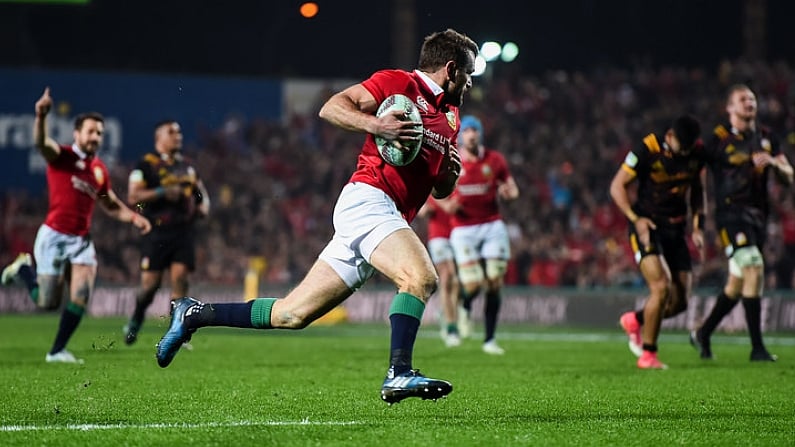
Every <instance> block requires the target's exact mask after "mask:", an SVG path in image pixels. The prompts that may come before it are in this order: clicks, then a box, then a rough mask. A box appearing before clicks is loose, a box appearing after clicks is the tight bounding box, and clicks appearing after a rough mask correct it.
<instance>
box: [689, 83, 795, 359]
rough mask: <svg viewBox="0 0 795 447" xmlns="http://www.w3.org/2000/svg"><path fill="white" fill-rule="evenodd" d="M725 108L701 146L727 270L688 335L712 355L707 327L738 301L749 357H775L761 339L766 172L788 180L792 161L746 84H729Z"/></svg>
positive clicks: (767, 209) (702, 351)
mask: <svg viewBox="0 0 795 447" xmlns="http://www.w3.org/2000/svg"><path fill="white" fill-rule="evenodd" d="M726 111H727V112H728V114H729V122H728V123H723V124H720V125H718V126H717V127H715V130H714V131H713V134H712V136H711V138H710V139H709V141H708V142H707V146H706V149H707V165H708V167H709V172H710V174H711V176H712V179H713V182H714V185H715V196H716V197H715V205H716V210H715V221H716V223H717V227H718V232H719V235H720V238H721V242H722V243H723V245H724V247H725V251H726V254H727V255H728V257H729V276H728V279H727V281H726V285H725V286H724V287H723V290H722V292H721V293H720V294H719V295H718V299H717V300H716V302H715V306H714V307H713V308H712V311H711V312H710V314H709V316H707V318H706V320H705V321H704V323H703V325H702V326H701V327H700V328H699V329H697V330H694V331H692V332H691V333H690V341H691V343H692V344H693V346H694V347H696V349H698V350H699V353H700V355H701V358H702V359H712V347H711V340H710V337H711V336H712V332H713V331H715V328H717V327H718V325H719V324H720V322H721V320H723V317H725V316H726V315H728V313H729V312H731V310H732V309H733V308H734V306H735V305H737V302H738V301H742V302H743V307H744V308H745V322H746V324H747V325H748V335H749V336H750V338H751V361H775V360H776V356H774V355H772V354H770V353H769V352H768V351H767V348H766V347H765V344H764V342H763V340H762V323H761V313H762V311H761V304H760V297H761V296H762V289H763V287H764V272H765V263H764V259H763V257H762V253H763V250H764V245H765V238H766V235H767V218H768V215H769V212H770V204H769V200H770V197H769V194H768V178H769V175H770V173H771V172H772V173H775V175H776V179H777V180H778V181H779V182H781V183H782V184H784V185H791V184H792V180H793V171H792V165H790V163H789V161H788V160H787V157H786V156H785V155H784V153H783V152H781V147H780V145H779V141H778V139H777V138H776V136H775V135H774V134H773V133H772V132H771V131H770V129H769V128H767V127H765V126H761V125H759V124H758V123H757V120H756V113H757V103H756V95H754V93H753V91H751V89H750V88H749V87H748V86H746V85H741V84H740V85H734V86H732V87H731V88H730V89H729V93H728V95H727V99H726ZM738 298H739V299H738Z"/></svg>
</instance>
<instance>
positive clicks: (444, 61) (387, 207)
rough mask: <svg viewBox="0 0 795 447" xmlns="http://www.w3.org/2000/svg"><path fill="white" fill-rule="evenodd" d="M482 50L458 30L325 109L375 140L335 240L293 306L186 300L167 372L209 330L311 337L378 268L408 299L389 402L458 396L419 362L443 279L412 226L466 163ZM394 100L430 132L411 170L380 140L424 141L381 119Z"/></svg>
mask: <svg viewBox="0 0 795 447" xmlns="http://www.w3.org/2000/svg"><path fill="white" fill-rule="evenodd" d="M477 52H478V47H477V44H475V42H473V41H472V40H471V39H469V38H468V37H466V36H465V35H463V34H460V33H458V32H456V31H454V30H451V29H448V30H446V31H443V32H437V33H433V34H431V35H429V36H427V37H426V38H425V41H424V43H423V45H422V49H421V50H420V57H419V64H418V69H417V70H414V71H412V72H407V71H402V70H382V71H378V72H376V73H374V74H373V75H372V76H371V77H370V78H369V79H367V80H365V81H363V82H361V83H358V84H355V85H352V86H350V87H348V88H347V89H345V90H343V91H341V92H339V93H336V94H335V95H333V96H332V97H331V98H329V100H328V101H327V102H326V103H325V104H324V105H323V106H322V107H321V109H320V117H321V118H322V119H324V120H326V121H328V122H330V123H332V124H333V125H336V126H338V127H341V128H343V129H347V130H351V131H355V132H361V133H366V134H367V135H366V138H365V142H364V145H363V147H362V151H361V153H360V155H359V158H358V161H357V167H356V171H355V172H354V173H353V175H352V176H351V178H350V180H349V182H348V184H347V185H345V187H344V188H343V189H342V192H341V193H340V195H339V197H338V199H337V203H336V206H335V208H334V216H333V222H334V230H335V234H334V236H333V238H332V240H331V241H330V242H329V243H328V245H327V246H326V248H325V249H324V250H323V251H322V252H321V253H320V255H319V258H318V260H317V261H316V262H315V264H314V265H313V266H312V268H311V269H310V270H309V272H308V273H307V274H306V276H305V277H304V279H303V280H302V281H301V282H300V283H299V284H298V285H297V286H296V287H295V288H294V289H293V290H292V291H291V292H290V293H288V294H287V296H286V297H285V298H283V299H276V298H258V299H255V300H253V301H250V302H247V303H233V304H205V303H202V302H200V301H197V300H195V299H193V298H188V297H186V298H182V299H180V300H178V301H177V305H176V307H175V309H174V312H173V315H172V318H171V326H170V327H169V329H168V331H167V332H166V334H165V335H164V336H163V338H162V339H161V340H160V343H158V348H157V361H158V364H159V365H160V366H161V367H166V366H168V365H169V364H170V363H171V361H172V359H173V358H174V356H175V355H176V353H177V351H178V350H179V346H180V345H181V344H182V343H183V342H184V341H186V340H188V339H190V337H191V335H192V333H193V332H194V331H195V330H196V329H198V328H200V327H203V326H231V327H243V328H258V329H273V328H283V329H302V328H304V327H306V326H307V325H309V324H310V323H311V322H312V321H314V320H316V319H317V318H319V317H320V316H322V315H324V314H325V313H326V312H328V311H329V310H331V309H333V308H334V307H335V306H337V305H338V304H340V303H342V302H343V301H345V299H347V298H348V297H349V296H351V294H352V293H353V292H354V291H356V290H357V289H358V288H359V287H361V286H362V285H363V284H364V283H365V281H367V279H368V278H370V277H371V276H372V274H373V273H374V271H375V270H378V271H379V272H381V273H382V274H383V275H384V276H386V277H387V278H389V279H390V280H391V281H392V282H394V284H395V286H396V288H397V292H398V293H397V294H396V295H395V297H394V299H393V301H392V305H391V307H390V310H389V320H390V323H391V329H392V334H391V348H390V357H389V363H390V365H389V368H388V371H387V374H386V378H385V379H384V382H383V384H382V387H381V398H382V399H383V400H384V401H385V402H387V403H390V404H391V403H394V402H399V401H401V400H403V399H405V398H408V397H419V398H422V399H438V398H440V397H443V396H446V395H447V394H449V393H450V392H451V391H452V385H451V384H450V383H449V382H447V381H444V380H439V379H432V378H429V377H425V376H424V375H422V374H420V372H419V370H417V369H414V368H413V364H412V356H413V352H414V342H415V340H416V336H417V331H418V329H419V325H420V321H421V318H422V314H423V312H424V310H425V303H426V302H427V301H428V299H429V298H430V296H431V294H432V293H433V292H434V290H436V287H437V281H438V278H437V275H436V271H435V270H434V267H433V262H432V261H431V259H430V256H429V255H428V251H427V250H426V249H425V246H424V245H423V243H422V241H421V240H420V238H419V237H418V236H417V234H416V233H415V232H414V231H413V230H412V229H411V227H410V225H409V223H410V222H411V221H412V220H413V219H414V217H415V216H416V214H417V211H418V210H419V209H420V207H421V206H422V204H423V203H425V201H426V200H427V199H428V195H429V194H432V195H433V196H434V197H436V198H443V197H447V196H448V195H450V194H451V193H452V192H453V190H454V188H455V185H456V182H457V181H458V176H459V173H460V169H461V161H460V158H459V156H458V153H457V151H456V149H455V145H454V142H455V138H456V136H457V134H458V125H459V123H460V120H459V115H458V107H459V106H460V105H461V103H462V102H463V98H464V94H465V93H466V92H467V90H469V88H470V87H471V86H472V73H473V72H474V70H475V55H476V54H477ZM393 94H403V95H406V96H408V97H409V98H412V99H413V100H414V101H415V103H416V105H417V107H418V108H419V110H420V113H421V116H422V124H423V126H424V134H423V135H422V137H423V139H422V148H421V150H420V153H419V154H418V156H417V157H416V159H415V160H414V161H413V162H411V163H409V164H408V165H406V166H403V167H395V166H392V165H389V164H387V163H386V162H385V161H384V160H383V159H382V158H381V157H380V155H379V152H378V149H377V147H376V145H375V140H374V136H375V135H379V136H381V137H384V138H385V139H387V140H399V141H401V140H402V141H404V142H408V141H412V140H416V139H418V138H420V136H421V135H420V133H421V132H420V131H419V130H417V129H416V128H415V126H416V124H417V123H413V122H411V121H402V119H403V118H404V114H403V113H402V112H395V113H392V114H385V115H383V116H381V117H376V116H375V112H376V110H377V109H378V106H379V104H381V103H382V102H383V101H384V99H386V98H387V97H388V96H390V95H393Z"/></svg>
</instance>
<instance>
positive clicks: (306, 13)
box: [299, 2, 319, 19]
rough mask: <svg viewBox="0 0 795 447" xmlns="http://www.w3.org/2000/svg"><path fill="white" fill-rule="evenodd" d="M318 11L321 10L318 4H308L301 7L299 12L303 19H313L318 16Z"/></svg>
mask: <svg viewBox="0 0 795 447" xmlns="http://www.w3.org/2000/svg"><path fill="white" fill-rule="evenodd" d="M318 9H319V8H318V6H317V3H315V2H306V3H304V4H303V5H301V9H299V11H300V12H301V16H302V17H304V18H307V19H311V18H312V17H314V16H316V15H317V11H318Z"/></svg>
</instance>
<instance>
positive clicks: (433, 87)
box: [414, 70, 444, 107]
mask: <svg viewBox="0 0 795 447" xmlns="http://www.w3.org/2000/svg"><path fill="white" fill-rule="evenodd" d="M414 73H416V74H417V76H418V77H419V78H420V79H422V82H423V84H425V86H426V87H427V88H428V90H430V92H431V94H432V95H433V96H434V99H435V102H436V104H435V105H436V107H441V106H442V101H443V100H444V89H443V88H442V87H441V86H440V85H439V84H437V83H436V81H434V80H433V79H431V78H430V77H429V76H428V75H426V74H425V73H423V72H421V71H419V70H414Z"/></svg>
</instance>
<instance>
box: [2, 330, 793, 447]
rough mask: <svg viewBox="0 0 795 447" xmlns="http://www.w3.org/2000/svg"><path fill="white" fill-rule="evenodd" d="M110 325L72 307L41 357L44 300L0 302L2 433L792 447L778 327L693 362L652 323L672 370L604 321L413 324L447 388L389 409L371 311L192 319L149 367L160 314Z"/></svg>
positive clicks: (78, 439) (678, 340) (789, 353)
mask: <svg viewBox="0 0 795 447" xmlns="http://www.w3.org/2000/svg"><path fill="white" fill-rule="evenodd" d="M123 323H124V322H123V320H121V319H93V318H85V319H84V321H83V322H82V325H81V327H80V328H79V329H78V331H77V333H76V334H75V337H74V338H73V340H72V341H71V343H70V345H69V349H70V350H71V351H72V352H74V353H75V355H77V356H78V357H82V358H84V359H85V360H86V363H85V364H84V365H61V364H46V363H45V362H44V354H45V353H46V351H47V349H48V348H49V345H50V343H51V342H52V337H53V335H54V333H55V329H56V326H57V324H58V316H57V315H3V316H0V378H1V379H2V391H0V403H2V405H0V445H3V446H12V445H20V446H33V445H58V446H70V445H74V446H86V445H101V446H125V445H143V446H157V445H167V446H182V445H219V446H232V445H239V446H246V445H276V446H312V445H316V446H335V445H339V446H374V445H380V446H389V445H402V446H406V445H409V446H529V445H534V446H535V445H542V446H543V445H550V446H558V445H578V446H583V445H594V446H601V445H620V446H633V445H638V446H649V445H655V446H658V445H705V446H717V445H720V446H731V445H737V446H750V445H759V446H793V445H795V399H794V398H793V396H795V336H793V335H792V334H767V341H768V347H769V349H770V351H771V352H774V353H777V354H779V356H780V357H781V358H780V360H779V361H778V362H777V363H765V364H760V363H751V362H749V361H748V355H749V351H750V348H749V345H748V341H747V336H746V335H745V334H739V335H736V336H726V335H722V336H716V338H715V340H714V342H713V344H714V348H713V350H714V352H715V354H716V356H717V359H716V360H715V361H712V362H705V361H702V360H700V359H699V358H698V355H697V354H696V352H695V350H693V348H692V347H691V346H689V345H688V343H687V337H686V335H685V334H683V333H663V335H662V337H661V340H660V347H661V352H660V358H661V360H663V361H664V362H666V363H668V365H669V366H670V369H668V370H666V371H641V370H638V369H637V368H636V367H635V360H634V357H633V356H632V355H631V354H630V353H629V350H628V349H627V347H626V340H625V337H624V335H623V333H622V332H621V331H620V330H619V329H618V328H616V330H613V331H601V332H593V331H591V332H586V331H584V330H582V329H569V330H563V329H548V328H531V327H510V328H503V329H504V330H503V331H502V332H500V334H499V335H500V344H501V345H502V346H503V347H504V348H505V349H506V351H507V353H506V355H504V356H502V357H493V356H488V355H486V354H484V353H482V352H481V351H480V343H479V342H478V341H476V340H466V341H465V343H464V345H463V346H461V347H460V348H457V349H447V348H445V347H444V346H443V345H442V342H441V340H440V339H439V338H438V332H437V329H436V328H435V327H424V328H421V330H420V336H419V339H418V342H417V348H416V351H415V356H414V364H415V367H418V368H420V369H422V371H423V372H424V373H427V374H428V375H430V376H432V377H438V378H443V379H447V380H450V381H451V382H452V383H453V386H454V390H453V393H452V394H451V395H450V396H449V397H448V398H446V399H442V400H439V401H438V402H432V401H421V400H417V399H407V400H405V401H403V402H402V403H399V404H395V405H393V406H388V405H386V404H385V403H383V402H382V401H381V400H380V396H379V389H380V385H381V382H382V380H383V376H384V374H385V372H386V368H387V366H388V365H387V362H388V346H389V329H388V327H387V326H386V325H385V324H384V325H341V326H334V327H310V328H308V329H306V330H304V331H300V332H293V333H290V332H285V331H253V330H248V331H246V330H233V329H216V328H208V329H202V330H200V331H199V332H198V333H197V334H196V335H195V336H194V339H193V346H194V350H193V351H184V350H183V351H182V352H180V353H179V354H178V355H177V357H176V358H175V360H174V362H173V363H172V365H171V366H170V367H169V368H167V369H161V368H159V367H158V366H157V364H156V362H155V359H154V345H155V343H156V342H157V340H158V338H159V337H160V335H162V333H163V331H164V330H165V327H166V322H165V321H156V320H152V321H147V323H146V326H145V327H144V329H143V332H142V333H141V336H140V338H139V341H138V343H137V344H136V345H134V346H132V347H128V346H125V345H124V343H123V341H122V340H123V339H122V334H121V327H122V325H123Z"/></svg>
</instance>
